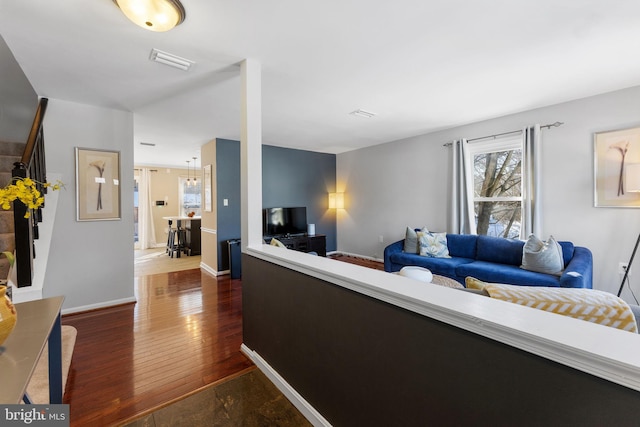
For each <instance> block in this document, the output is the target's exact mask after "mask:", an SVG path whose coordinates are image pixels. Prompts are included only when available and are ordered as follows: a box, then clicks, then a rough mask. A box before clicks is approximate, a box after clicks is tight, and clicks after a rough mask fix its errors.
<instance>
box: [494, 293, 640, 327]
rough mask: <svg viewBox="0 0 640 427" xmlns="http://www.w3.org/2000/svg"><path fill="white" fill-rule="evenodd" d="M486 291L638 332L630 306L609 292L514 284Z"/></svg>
mask: <svg viewBox="0 0 640 427" xmlns="http://www.w3.org/2000/svg"><path fill="white" fill-rule="evenodd" d="M484 290H485V291H487V292H488V293H489V295H490V296H491V298H497V299H500V300H504V301H509V302H513V303H516V304H520V305H526V306H527V307H533V308H537V309H540V310H545V311H549V312H551V313H556V314H562V315H565V316H571V317H575V318H576V319H582V320H586V321H588V322H593V323H598V324H600V325H605V326H611V327H614V328H618V329H622V330H625V331H629V332H634V333H637V332H638V327H637V324H636V320H635V317H634V316H633V313H632V312H631V308H629V305H628V304H627V303H626V302H625V301H624V300H622V299H621V298H618V297H617V296H615V295H613V294H610V293H608V292H603V291H597V290H594V289H567V288H546V287H529V286H514V285H502V284H492V283H487V284H486V285H485V286H484Z"/></svg>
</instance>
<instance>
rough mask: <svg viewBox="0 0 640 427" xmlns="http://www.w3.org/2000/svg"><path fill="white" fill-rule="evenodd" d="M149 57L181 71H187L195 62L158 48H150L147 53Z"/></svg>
mask: <svg viewBox="0 0 640 427" xmlns="http://www.w3.org/2000/svg"><path fill="white" fill-rule="evenodd" d="M149 59H150V60H151V61H154V62H159V63H161V64H165V65H169V66H170V67H174V68H179V69H181V70H183V71H188V70H189V68H191V66H192V65H193V64H195V62H193V61H190V60H188V59H184V58H180V57H179V56H176V55H173V54H171V53H167V52H163V51H161V50H158V49H151V54H149Z"/></svg>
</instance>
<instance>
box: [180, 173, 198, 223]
mask: <svg viewBox="0 0 640 427" xmlns="http://www.w3.org/2000/svg"><path fill="white" fill-rule="evenodd" d="M200 184H201V180H195V179H190V180H187V178H184V177H180V189H179V191H178V193H179V194H178V196H179V197H180V201H181V202H180V215H182V216H187V215H188V214H189V213H190V212H194V213H195V216H200V199H201V197H202V191H201V187H200Z"/></svg>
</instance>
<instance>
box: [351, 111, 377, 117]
mask: <svg viewBox="0 0 640 427" xmlns="http://www.w3.org/2000/svg"><path fill="white" fill-rule="evenodd" d="M349 114H351V115H352V116H358V117H364V118H366V119H370V118H371V117H373V116H375V115H376V113H372V112H371V111H365V110H361V109H357V110H355V111H352V112H350V113H349Z"/></svg>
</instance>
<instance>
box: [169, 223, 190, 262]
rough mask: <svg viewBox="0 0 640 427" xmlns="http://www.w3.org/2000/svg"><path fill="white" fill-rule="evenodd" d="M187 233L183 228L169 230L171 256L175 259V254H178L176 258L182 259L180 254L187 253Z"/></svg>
mask: <svg viewBox="0 0 640 427" xmlns="http://www.w3.org/2000/svg"><path fill="white" fill-rule="evenodd" d="M186 237H187V235H186V233H185V230H184V229H183V228H171V229H170V230H169V256H171V258H173V254H174V253H175V254H176V258H180V254H181V253H182V252H183V251H184V253H185V254H186V253H187V250H186V247H185V241H186Z"/></svg>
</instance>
